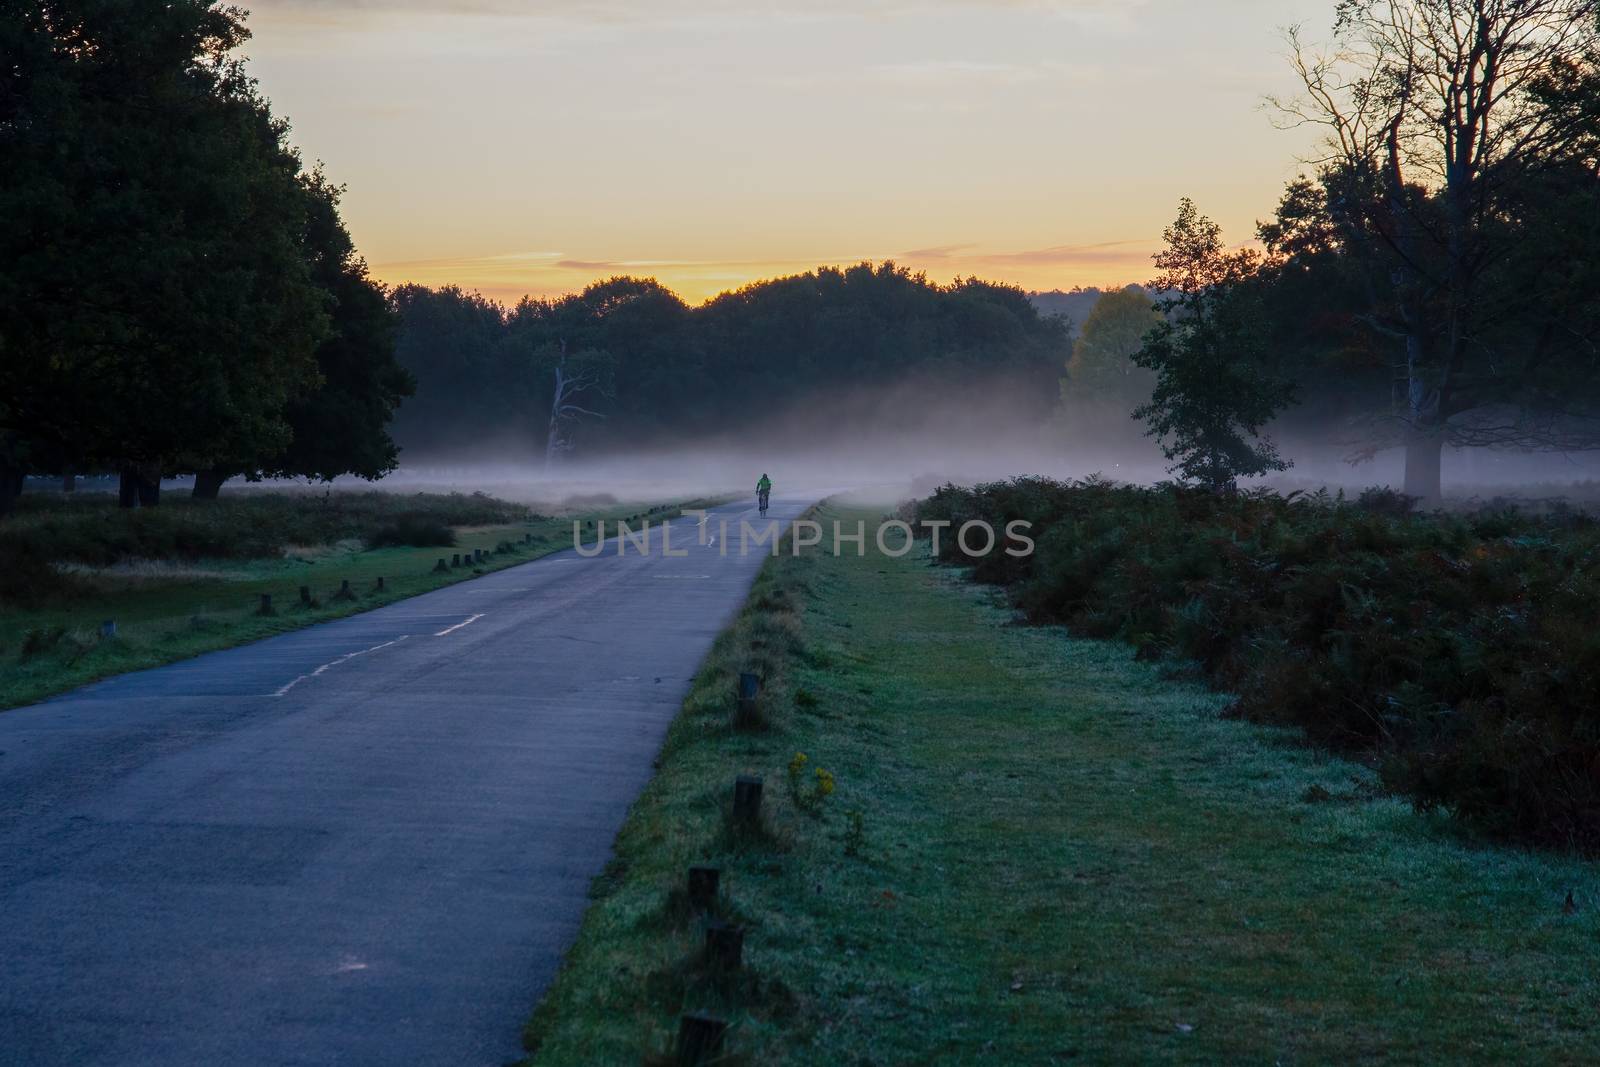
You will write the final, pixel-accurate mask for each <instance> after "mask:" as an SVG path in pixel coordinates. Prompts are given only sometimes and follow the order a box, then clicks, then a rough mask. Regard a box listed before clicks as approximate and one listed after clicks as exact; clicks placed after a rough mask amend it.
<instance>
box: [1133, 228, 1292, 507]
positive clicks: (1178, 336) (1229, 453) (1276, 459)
mask: <svg viewBox="0 0 1600 1067" xmlns="http://www.w3.org/2000/svg"><path fill="white" fill-rule="evenodd" d="M1162 238H1163V240H1165V241H1166V244H1167V248H1166V250H1165V251H1163V252H1159V253H1157V254H1156V256H1155V262H1156V267H1157V269H1158V270H1159V272H1160V273H1159V274H1158V275H1157V276H1156V278H1155V279H1154V280H1153V281H1151V282H1150V288H1151V289H1153V290H1156V291H1158V292H1163V293H1166V294H1168V295H1166V296H1165V297H1163V299H1162V301H1161V305H1160V306H1161V307H1162V309H1163V310H1164V311H1165V312H1166V317H1165V318H1164V319H1163V320H1162V321H1161V322H1158V323H1157V324H1156V326H1155V328H1154V329H1153V330H1151V331H1150V332H1149V333H1148V334H1147V335H1146V338H1145V342H1144V346H1143V347H1142V348H1141V349H1140V350H1139V351H1138V352H1137V353H1135V354H1134V356H1133V361H1134V363H1136V364H1137V365H1139V366H1141V367H1144V368H1147V369H1149V370H1151V371H1154V372H1155V376H1156V383H1155V388H1154V390H1153V391H1152V393H1151V396H1150V400H1149V402H1148V403H1145V404H1143V405H1141V406H1140V407H1139V408H1138V409H1137V410H1135V411H1134V413H1133V414H1134V417H1135V418H1137V419H1142V420H1144V421H1145V422H1146V424H1147V425H1148V427H1149V431H1148V432H1149V433H1150V435H1151V436H1154V437H1156V438H1158V439H1159V440H1160V442H1161V450H1162V452H1163V454H1165V455H1166V457H1167V458H1168V459H1169V460H1171V461H1172V467H1171V468H1170V469H1171V470H1172V471H1173V473H1175V474H1177V475H1178V476H1179V477H1180V478H1181V479H1183V480H1184V481H1191V482H1197V483H1199V484H1201V485H1204V486H1206V487H1208V488H1210V489H1213V490H1217V491H1222V490H1227V489H1231V488H1232V487H1233V486H1234V485H1235V484H1236V482H1237V480H1238V479H1239V478H1241V477H1247V476H1251V475H1258V474H1265V473H1266V472H1268V471H1274V470H1284V469H1285V468H1287V467H1288V466H1289V464H1288V463H1287V462H1286V461H1285V460H1283V459H1282V458H1281V457H1280V456H1279V455H1278V452H1277V450H1276V449H1275V448H1274V447H1273V445H1272V442H1271V441H1269V440H1267V439H1266V438H1265V437H1263V436H1262V434H1261V430H1262V428H1263V427H1264V426H1265V425H1266V424H1267V423H1268V422H1269V421H1270V420H1271V419H1272V417H1273V416H1274V415H1276V414H1277V413H1278V412H1279V411H1280V410H1282V409H1283V408H1284V407H1285V406H1287V405H1288V404H1289V403H1290V402H1291V401H1292V399H1293V395H1294V391H1293V388H1292V386H1290V385H1289V384H1288V383H1287V382H1285V381H1283V380H1282V379H1281V378H1279V377H1277V376H1276V375H1275V374H1274V373H1272V372H1271V371H1270V370H1269V368H1267V366H1266V365H1265V361H1264V347H1265V346H1264V338H1265V334H1266V324H1265V322H1264V319H1263V315H1262V309H1261V302H1260V296H1259V293H1258V291H1257V289H1256V288H1255V287H1254V286H1252V285H1251V284H1250V283H1251V282H1252V280H1253V279H1254V276H1255V274H1256V272H1257V270H1258V268H1259V266H1260V257H1259V256H1258V255H1257V254H1256V253H1255V252H1254V251H1251V250H1249V249H1243V250H1240V251H1234V252H1230V251H1228V250H1227V249H1226V248H1225V247H1224V246H1223V243H1222V231H1221V229H1220V227H1218V226H1217V224H1216V223H1214V222H1212V221H1211V220H1210V219H1208V218H1206V217H1205V216H1204V215H1201V214H1200V213H1199V212H1198V211H1196V210H1195V206H1194V203H1193V202H1192V201H1190V200H1188V199H1187V198H1185V199H1184V200H1183V201H1182V203H1181V205H1180V207H1179V210H1178V218H1177V221H1176V222H1174V223H1173V224H1172V225H1171V226H1168V227H1167V229H1166V230H1165V232H1164V233H1163V234H1162Z"/></svg>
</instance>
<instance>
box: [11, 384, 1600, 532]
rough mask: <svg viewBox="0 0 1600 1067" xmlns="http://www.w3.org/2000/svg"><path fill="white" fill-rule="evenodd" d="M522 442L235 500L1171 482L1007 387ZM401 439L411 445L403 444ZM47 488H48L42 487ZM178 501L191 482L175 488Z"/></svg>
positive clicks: (1312, 433) (1451, 470) (1454, 497)
mask: <svg viewBox="0 0 1600 1067" xmlns="http://www.w3.org/2000/svg"><path fill="white" fill-rule="evenodd" d="M533 421H534V420H532V419H530V429H529V432H528V433H526V434H519V435H517V438H516V439H514V440H506V439H498V440H489V439H485V440H483V441H481V442H477V443H475V445H474V447H472V448H469V449H463V450H459V451H457V452H454V453H452V454H448V455H424V454H418V453H415V452H412V451H409V450H408V451H403V452H402V455H401V465H400V467H399V469H398V470H396V471H395V472H394V473H393V474H391V475H389V476H388V477H386V478H384V479H382V480H381V481H379V482H375V483H372V482H366V481H363V480H361V479H359V478H353V477H344V478H339V479H337V480H336V481H335V482H334V483H332V485H331V486H330V485H328V484H327V483H322V482H308V481H306V480H304V479H299V480H293V481H290V480H269V481H264V482H255V483H251V482H247V481H245V480H244V479H242V478H236V479H233V480H232V481H230V482H229V483H228V485H227V487H226V488H225V489H224V493H225V494H234V493H239V492H250V491H259V490H263V489H266V490H278V491H284V490H289V491H295V490H298V491H302V492H324V491H328V490H329V489H330V488H331V489H332V490H335V491H341V490H363V489H373V488H376V489H380V490H384V491H389V492H419V491H457V492H484V493H489V494H491V495H494V496H498V497H502V498H504V499H508V500H515V501H518V502H521V503H527V504H530V505H534V506H536V507H537V508H539V509H540V510H543V511H545V512H547V513H556V514H560V513H563V512H566V511H575V510H581V509H584V508H588V507H593V506H595V505H596V504H603V503H608V502H611V501H613V500H615V501H618V502H635V501H639V502H643V501H657V500H666V499H672V500H681V499H688V498H692V497H703V496H722V495H743V494H751V493H753V492H754V486H755V482H756V479H757V478H758V477H759V476H760V475H761V474H763V473H766V474H767V475H769V476H770V477H771V478H772V480H773V483H774V486H775V493H776V495H778V496H779V497H785V496H806V497H821V496H824V495H827V494H830V493H834V492H839V491H844V490H856V491H861V490H866V491H869V492H870V494H871V495H872V496H873V497H875V498H881V499H885V500H903V499H907V498H910V497H912V496H921V495H926V494H927V493H929V492H931V491H932V490H933V489H934V488H935V487H937V486H938V485H940V484H943V483H945V482H955V483H957V484H971V483H973V482H978V481H989V480H995V479H1003V478H1011V477H1015V476H1019V475H1043V476H1047V477H1051V478H1083V477H1087V476H1089V475H1092V474H1102V475H1104V476H1106V477H1108V478H1111V479H1114V480H1116V481H1120V482H1130V483H1137V484H1150V483H1154V482H1157V481H1160V480H1163V479H1165V478H1167V477H1168V474H1167V469H1166V468H1167V463H1166V461H1165V460H1164V459H1163V457H1162V455H1161V452H1160V449H1159V448H1158V447H1157V445H1156V443H1155V442H1154V441H1153V440H1152V439H1150V438H1148V437H1146V436H1144V435H1143V433H1142V427H1141V426H1140V425H1139V424H1138V423H1136V422H1134V421H1133V420H1131V419H1130V418H1128V416H1127V413H1126V412H1125V411H1122V410H1113V409H1110V408H1098V409H1090V410H1076V411H1073V412H1071V413H1070V414H1064V413H1063V412H1062V410H1061V409H1060V407H1059V404H1058V403H1057V398H1056V397H1054V396H1050V395H1041V393H1040V390H1039V388H1038V385H1037V383H1036V382H1035V383H1029V382H1022V381H997V382H993V383H990V384H988V385H986V386H985V388H984V389H983V390H982V391H981V392H980V391H973V390H960V389H954V388H950V387H939V386H936V385H930V384H927V383H922V384H908V385H902V386H897V387H891V388H887V389H848V388H844V389H839V390H836V391H835V392H834V393H832V394H830V396H829V399H827V400H826V401H821V400H806V401H800V402H792V403H788V404H783V403H774V405H773V410H772V411H771V412H770V413H765V412H762V413H750V414H749V416H748V417H747V418H745V419H742V420H737V421H735V420H733V419H727V420H720V421H719V424H718V425H712V426H707V427H706V428H705V431H704V432H703V433H699V434H695V435H693V436H691V437H688V438H678V439H668V440H655V441H651V442H648V443H643V442H641V443H639V444H636V445H632V446H630V447H625V448H615V447H614V448H612V449H610V450H607V451H601V450H599V449H598V448H597V447H585V446H583V445H582V444H581V440H582V439H581V437H580V444H579V446H578V447H577V448H576V449H575V450H574V451H572V452H570V453H567V454H565V455H563V456H561V457H559V458H558V460H557V461H556V462H555V463H553V464H551V465H548V466H547V465H546V463H545V462H544V456H543V452H542V450H541V449H539V448H538V447H537V446H536V445H535V443H534V442H535V441H536V440H538V439H539V437H540V436H541V434H540V433H539V432H536V431H537V430H539V429H540V428H538V427H534V426H533V425H532V423H533ZM1270 436H1272V437H1273V439H1274V440H1275V441H1276V442H1277V443H1278V445H1279V447H1280V449H1281V451H1282V452H1283V454H1284V456H1285V457H1286V458H1288V459H1290V460H1292V461H1293V464H1294V465H1293V467H1292V468H1291V469H1290V470H1288V471H1286V472H1283V473H1281V474H1278V475H1274V476H1272V477H1270V478H1266V479H1256V480H1254V481H1253V482H1247V483H1246V484H1266V485H1270V486H1272V487H1273V488H1277V489H1281V490H1285V491H1287V490H1315V489H1319V488H1324V487H1325V488H1328V489H1329V490H1330V491H1338V490H1344V491H1346V492H1347V493H1354V492H1359V491H1360V490H1362V489H1365V488H1368V487H1371V486H1380V485H1381V486H1390V487H1394V488H1399V487H1400V486H1401V484H1402V467H1403V456H1402V454H1401V452H1400V450H1399V449H1390V450H1387V451H1383V452H1380V453H1378V454H1377V455H1376V456H1374V457H1373V458H1371V459H1369V460H1367V461H1364V462H1361V463H1354V464H1352V463H1351V462H1349V460H1348V456H1349V453H1350V445H1349V444H1348V442H1343V443H1339V442H1335V441H1333V440H1329V439H1328V438H1329V437H1330V436H1331V435H1330V434H1329V433H1328V432H1327V430H1326V428H1325V427H1323V428H1320V429H1319V428H1318V427H1315V426H1311V425H1306V424H1302V423H1296V422H1295V421H1294V419H1293V418H1290V419H1286V420H1283V421H1281V422H1280V423H1279V424H1278V425H1276V426H1274V427H1273V428H1272V429H1271V431H1270ZM402 444H403V442H402ZM1443 469H1444V491H1445V497H1446V502H1447V503H1454V504H1457V505H1470V504H1473V503H1478V502H1484V501H1490V500H1493V499H1496V498H1519V499H1536V500H1537V499H1542V500H1548V499H1551V498H1556V497H1568V498H1570V499H1572V500H1573V501H1574V502H1585V503H1587V502H1591V501H1597V502H1600V485H1596V484H1592V483H1596V482H1600V456H1597V455H1595V454H1592V453H1591V454H1559V453H1548V452H1545V453H1529V452H1514V451H1504V450H1493V451H1491V450H1486V449H1470V450H1460V449H1446V451H1445V455H1444V461H1443ZM36 484H37V485H38V486H39V487H40V488H44V489H48V488H49V487H50V485H51V481H50V480H49V479H39V480H37V483H36ZM79 484H80V488H81V489H82V490H85V491H97V490H110V489H114V488H115V484H114V480H111V479H84V480H82V481H80V483H79ZM165 485H166V486H167V488H168V490H169V491H174V492H177V493H179V494H180V495H181V494H182V493H183V492H185V491H186V490H187V489H188V488H189V487H190V485H192V481H191V480H190V479H188V478H175V479H170V480H168V481H167V482H165Z"/></svg>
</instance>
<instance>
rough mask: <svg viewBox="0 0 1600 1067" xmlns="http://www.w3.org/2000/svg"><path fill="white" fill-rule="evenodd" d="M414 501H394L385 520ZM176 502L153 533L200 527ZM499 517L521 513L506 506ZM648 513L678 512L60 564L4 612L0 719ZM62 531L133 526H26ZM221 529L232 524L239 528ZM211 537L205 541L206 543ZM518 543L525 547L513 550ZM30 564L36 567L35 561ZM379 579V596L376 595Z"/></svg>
mask: <svg viewBox="0 0 1600 1067" xmlns="http://www.w3.org/2000/svg"><path fill="white" fill-rule="evenodd" d="M265 496H266V494H258V495H257V497H256V498H255V499H254V500H253V501H250V502H249V503H248V504H237V503H234V502H230V501H224V502H222V505H223V507H230V506H232V507H236V508H237V507H251V508H259V507H262V506H263V499H262V498H263V497H265ZM317 499H318V498H317V497H315V496H310V495H305V496H302V497H299V498H295V497H289V496H286V495H285V496H279V497H277V498H276V499H274V500H273V501H272V502H271V503H270V504H268V505H266V507H267V510H268V511H269V513H270V514H269V516H268V517H271V518H278V519H283V518H285V517H284V516H282V515H279V514H277V512H279V511H282V510H283V509H287V508H294V507H306V508H313V507H315V506H316V504H317ZM415 499H416V498H406V497H398V498H396V504H395V510H398V509H399V508H401V507H404V506H406V505H407V503H408V501H412V500H415ZM174 503H175V504H176V505H177V506H176V507H172V506H171V505H163V508H166V509H168V510H167V511H166V512H164V513H163V515H162V516H161V521H162V522H163V523H169V524H173V525H175V526H177V527H178V528H179V529H180V531H181V530H183V528H184V527H185V526H187V525H189V521H188V520H189V518H190V516H188V515H183V513H184V512H191V513H192V514H193V519H194V522H195V523H200V522H204V521H205V518H204V516H205V515H206V512H207V510H208V505H205V504H198V505H196V504H189V503H188V502H184V501H175V502H174ZM493 503H494V504H495V505H501V503H502V502H498V501H495V502H493ZM703 503H704V502H689V503H685V504H684V505H682V506H684V507H692V506H695V505H696V504H703ZM216 507H217V505H216V504H212V505H209V508H213V509H214V508H216ZM503 507H504V510H509V511H513V512H517V513H521V512H525V511H526V509H523V508H521V507H520V506H515V505H504V506H503ZM647 509H653V510H650V518H651V519H652V521H659V520H660V519H663V518H667V517H670V516H673V515H676V514H678V512H679V506H678V505H675V504H674V505H666V504H653V505H646V504H617V505H614V506H606V507H598V508H594V509H591V510H586V511H584V512H582V513H581V514H575V515H563V516H560V517H544V516H537V515H530V516H529V518H528V520H527V521H519V522H502V523H490V524H483V525H472V526H456V527H454V533H455V538H456V543H455V544H454V545H451V546H448V547H444V546H434V547H426V548H412V547H386V548H370V549H369V548H366V547H364V544H363V542H362V541H361V540H360V539H359V538H341V539H340V540H337V541H334V542H332V543H323V544H310V545H285V546H282V549H283V551H282V554H276V550H274V551H275V554H274V555H273V556H271V557H268V558H259V557H258V558H208V557H200V558H184V559H177V558H173V559H157V560H138V561H136V562H131V563H128V564H125V565H119V566H112V567H98V568H92V569H90V568H72V567H71V566H70V565H69V566H68V569H67V570H66V572H65V579H66V580H65V581H64V582H60V583H55V582H52V583H48V584H47V585H46V586H45V591H44V592H43V594H41V595H37V596H32V597H29V598H28V600H26V601H24V602H21V603H19V602H17V601H14V600H13V601H4V602H0V708H9V707H16V706H19V705H23V704H29V703H32V702H34V701H37V700H40V699H42V698H44V697H47V696H50V695H52V694H55V693H60V692H63V691H65V690H67V689H71V688H73V687H75V686H78V685H82V684H84V683H87V682H91V681H95V680H96V679H99V678H104V677H107V676H109V675H113V674H119V673H121V672H123V671H130V670H139V669H142V668H146V667H155V666H159V665H161V664H163V663H170V662H172V661H174V660H179V659H185V658H187V657H189V656H194V655H198V654H200V653H202V652H210V651H214V650H216V649H220V648H228V647H231V646H234V645H239V644H244V643H245V642H248V641H254V640H257V639H258V638H262V637H268V636H271V635H272V634H276V633H282V632H284V631H286V630H293V629H297V628H299V627H301V626H306V625H310V624H312V623H316V622H322V621H325V620H327V619H333V618H338V617H341V616H344V615H351V614H354V613H356V612H360V611H366V610H368V609H370V608H374V607H378V606H380V605H382V604H387V603H391V602H393V601H396V600H402V599H404V598H406V597H411V596H416V595H417V594H419V593H425V592H428V591H429V590H432V589H437V588H439V587H440V586H444V585H449V584H451V583H453V582H458V581H462V580H464V579H466V578H471V577H473V576H474V575H476V574H483V573H487V572H488V571H491V570H498V569H500V568H503V567H510V566H515V565H516V564H518V563H525V562H527V561H528V560H530V559H536V558H538V557H539V556H543V555H547V554H549V553H551V552H557V551H560V550H561V549H564V548H568V547H571V545H572V523H573V521H574V520H575V519H576V520H578V521H581V522H584V523H585V528H586V531H587V534H588V536H589V537H591V538H592V537H593V527H592V525H589V524H592V523H593V521H594V520H595V519H597V518H599V519H604V520H607V521H610V520H612V519H615V518H619V517H621V518H626V517H629V516H632V515H635V514H638V513H640V512H645V511H646V510H647ZM289 518H295V517H293V516H290V517H289ZM379 518H380V519H381V516H379ZM64 519H65V520H71V522H69V523H67V524H66V526H65V527H64V528H65V530H66V533H65V534H64V536H74V535H76V536H78V537H80V539H87V538H89V537H91V536H92V537H95V538H99V539H101V540H102V541H103V540H109V539H110V534H108V533H107V531H106V530H105V529H102V528H101V527H112V526H121V525H125V524H127V523H130V522H137V521H139V516H138V514H137V513H133V514H132V515H130V514H128V513H121V514H119V513H118V512H117V511H116V509H115V508H114V507H113V506H112V505H110V504H109V503H102V504H101V506H95V502H87V503H86V502H84V501H82V500H80V501H77V502H73V503H72V504H70V505H69V506H64V507H63V508H61V509H52V508H50V507H49V506H48V504H46V505H44V506H42V507H38V508H37V510H36V512H35V514H33V515H31V516H25V517H24V519H23V521H24V522H26V521H29V520H32V521H33V522H34V523H36V524H45V523H49V524H50V525H51V527H52V528H54V527H55V526H57V525H62V524H63V520H64ZM231 519H232V521H234V522H237V520H238V516H232V517H231ZM86 523H92V524H93V527H92V528H91V529H90V530H89V531H88V532H87V533H85V531H84V530H83V527H84V525H85V524H86ZM285 525H290V526H292V525H294V524H293V523H291V522H286V523H285ZM11 532H12V533H13V535H14V536H15V535H17V533H18V531H16V530H15V527H13V529H12V531H11ZM22 532H26V533H32V532H35V531H22ZM211 534H212V536H213V537H214V536H215V531H212V532H211ZM525 535H526V536H528V537H530V538H531V543H523V538H524V536H525ZM507 543H509V544H510V545H511V546H512V547H511V550H510V551H505V552H500V553H496V552H495V549H496V547H497V546H500V545H502V544H507ZM479 548H481V549H483V550H484V551H485V552H486V553H488V554H487V555H486V557H485V559H484V560H483V562H482V563H480V564H477V565H475V566H468V565H463V566H460V567H456V568H453V569H450V570H447V571H445V572H442V573H441V572H436V571H435V570H434V567H435V566H436V564H437V563H438V561H439V559H440V558H444V559H445V560H449V559H451V558H452V557H453V556H454V555H455V554H457V553H460V554H462V555H463V556H469V555H470V554H471V552H472V550H474V549H479ZM8 565H12V564H8ZM26 565H29V566H39V564H38V562H37V561H29V562H28V563H27V564H26ZM380 578H382V579H383V589H382V590H379V589H378V588H377V585H378V580H379V579H380ZM345 581H348V582H349V583H350V589H351V592H352V594H353V598H352V599H348V600H346V599H340V598H338V597H337V594H338V593H339V591H340V588H341V583H342V582H345ZM301 586H308V587H309V588H310V591H311V596H312V600H313V602H314V606H311V607H306V606H303V605H302V604H301V603H300V600H299V590H300V587H301ZM263 593H265V594H269V595H271V597H272V600H273V610H274V611H275V612H276V614H274V615H272V616H263V615H261V614H259V609H260V604H261V595H262V594H263ZM107 619H110V620H115V622H116V635H115V636H114V637H111V638H102V637H101V636H100V633H99V628H100V624H101V623H102V622H103V621H105V620H107Z"/></svg>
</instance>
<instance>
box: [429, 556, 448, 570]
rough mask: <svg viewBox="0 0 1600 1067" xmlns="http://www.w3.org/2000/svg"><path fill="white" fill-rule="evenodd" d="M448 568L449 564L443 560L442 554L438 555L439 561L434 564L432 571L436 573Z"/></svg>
mask: <svg viewBox="0 0 1600 1067" xmlns="http://www.w3.org/2000/svg"><path fill="white" fill-rule="evenodd" d="M449 570H450V564H448V563H446V562H445V561H444V557H443V556H440V557H439V562H438V563H436V564H434V567H433V573H435V574H438V573H439V572H440V571H446V572H448V571H449Z"/></svg>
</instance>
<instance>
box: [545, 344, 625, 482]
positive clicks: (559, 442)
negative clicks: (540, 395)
mask: <svg viewBox="0 0 1600 1067" xmlns="http://www.w3.org/2000/svg"><path fill="white" fill-rule="evenodd" d="M608 363H609V361H608V360H607V359H606V358H605V356H604V354H603V353H596V352H581V353H577V354H576V355H574V356H573V357H572V358H571V359H569V358H568V355H567V342H566V339H565V338H562V340H561V342H560V348H559V351H558V353H557V354H556V355H555V357H554V359H553V360H551V364H550V369H551V372H552V373H553V374H554V376H555V382H554V388H553V389H552V391H551V394H550V421H549V425H548V427H547V428H546V432H545V446H544V463H545V467H546V468H549V467H552V466H554V464H555V462H556V459H557V457H559V456H561V455H562V454H563V453H566V452H569V451H571V449H572V441H571V439H570V438H568V437H567V436H566V428H567V427H568V426H569V425H571V424H572V423H575V422H577V421H578V420H580V419H583V418H595V419H603V418H605V416H604V415H602V414H600V413H599V412H598V411H591V410H590V409H589V408H586V407H583V406H581V405H580V404H578V403H577V402H576V398H577V397H579V396H583V395H584V394H586V393H591V392H598V393H601V394H602V395H605V394H608V393H609V392H610V375H609V366H608Z"/></svg>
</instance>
